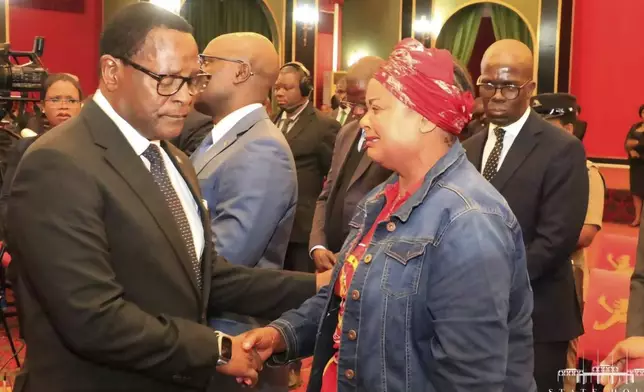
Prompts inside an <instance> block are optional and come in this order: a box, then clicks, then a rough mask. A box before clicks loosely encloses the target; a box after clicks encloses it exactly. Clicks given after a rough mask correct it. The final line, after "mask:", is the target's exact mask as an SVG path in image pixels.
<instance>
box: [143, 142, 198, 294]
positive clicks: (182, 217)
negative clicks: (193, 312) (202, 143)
mask: <svg viewBox="0 0 644 392" xmlns="http://www.w3.org/2000/svg"><path fill="white" fill-rule="evenodd" d="M141 155H143V156H144V157H145V158H146V159H147V160H148V161H150V173H152V177H154V182H156V183H157V185H158V186H159V189H160V190H161V193H163V198H164V199H165V201H166V203H168V207H169V208H170V211H171V212H172V216H173V217H174V221H175V222H177V226H178V227H179V233H180V234H181V239H182V240H183V243H184V244H185V245H186V249H187V250H188V254H189V255H190V261H191V262H192V270H193V271H194V273H195V276H196V277H197V285H198V287H199V289H200V290H201V263H200V262H199V258H198V257H197V253H196V251H195V244H194V239H193V238H192V230H191V229H190V223H189V222H188V217H187V216H186V212H185V211H184V210H183V206H182V205H181V201H180V200H179V196H178V195H177V192H176V191H175V189H174V187H173V186H172V182H171V181H170V176H169V175H168V171H167V170H166V167H165V165H164V163H163V156H162V155H161V150H160V149H159V147H158V146H157V145H156V144H152V143H150V145H149V146H148V148H147V149H146V150H145V151H144V152H143V154H141Z"/></svg>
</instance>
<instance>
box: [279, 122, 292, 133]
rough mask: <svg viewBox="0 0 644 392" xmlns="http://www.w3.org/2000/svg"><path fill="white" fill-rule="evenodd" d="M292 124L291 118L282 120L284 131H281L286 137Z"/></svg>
mask: <svg viewBox="0 0 644 392" xmlns="http://www.w3.org/2000/svg"><path fill="white" fill-rule="evenodd" d="M292 122H293V120H291V119H290V118H285V119H284V120H282V129H281V130H282V133H283V134H285V135H286V134H287V133H288V126H289V125H291V123H292Z"/></svg>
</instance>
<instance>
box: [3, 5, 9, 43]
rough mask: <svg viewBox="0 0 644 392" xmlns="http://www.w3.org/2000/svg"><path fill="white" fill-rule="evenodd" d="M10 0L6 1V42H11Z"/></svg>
mask: <svg viewBox="0 0 644 392" xmlns="http://www.w3.org/2000/svg"><path fill="white" fill-rule="evenodd" d="M9 23H10V18H9V0H4V31H5V41H6V42H11V35H9V31H10V29H9Z"/></svg>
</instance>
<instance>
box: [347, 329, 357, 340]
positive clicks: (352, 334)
mask: <svg viewBox="0 0 644 392" xmlns="http://www.w3.org/2000/svg"><path fill="white" fill-rule="evenodd" d="M348 336H349V340H351V341H353V340H356V338H357V337H358V334H357V333H356V331H354V330H353V329H352V330H350V331H349V333H348Z"/></svg>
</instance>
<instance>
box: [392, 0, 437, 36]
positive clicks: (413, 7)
mask: <svg viewBox="0 0 644 392" xmlns="http://www.w3.org/2000/svg"><path fill="white" fill-rule="evenodd" d="M400 7H401V8H400V15H401V23H402V0H400ZM432 8H434V2H432ZM432 11H433V9H432ZM415 24H416V0H412V2H411V37H412V38H414V39H416V32H415V31H414V25H415ZM400 35H401V36H402V32H401V33H400Z"/></svg>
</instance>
